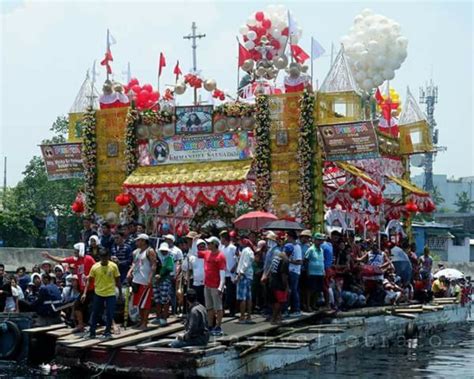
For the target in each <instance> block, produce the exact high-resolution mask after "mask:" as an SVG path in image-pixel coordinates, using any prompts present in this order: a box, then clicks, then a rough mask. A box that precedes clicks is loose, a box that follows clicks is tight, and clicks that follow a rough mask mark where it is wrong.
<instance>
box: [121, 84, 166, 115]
mask: <svg viewBox="0 0 474 379" xmlns="http://www.w3.org/2000/svg"><path fill="white" fill-rule="evenodd" d="M124 90H125V93H126V94H128V95H130V94H131V92H132V91H133V93H134V94H135V104H136V106H137V108H138V109H155V110H157V108H158V105H157V103H158V100H159V99H160V94H159V93H158V91H154V90H153V86H152V85H151V84H144V85H143V86H140V83H139V81H138V79H137V78H132V79H130V81H129V82H128V84H127V85H126V86H124Z"/></svg>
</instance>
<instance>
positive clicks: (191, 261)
mask: <svg viewBox="0 0 474 379" xmlns="http://www.w3.org/2000/svg"><path fill="white" fill-rule="evenodd" d="M187 238H189V237H187ZM193 244H195V245H196V249H197V250H196V252H195V253H192V252H189V253H188V255H187V257H186V259H185V260H184V262H183V272H184V273H186V276H187V280H188V288H192V289H193V290H194V291H196V296H197V300H198V301H199V303H201V304H204V302H205V300H204V259H202V258H199V257H198V256H197V251H205V250H207V244H206V241H204V240H203V239H196V240H195V241H194V242H193Z"/></svg>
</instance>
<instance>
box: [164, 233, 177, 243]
mask: <svg viewBox="0 0 474 379" xmlns="http://www.w3.org/2000/svg"><path fill="white" fill-rule="evenodd" d="M163 238H164V239H165V240H170V241H173V242H174V241H176V239H175V238H174V235H172V234H167V235H165V236H163Z"/></svg>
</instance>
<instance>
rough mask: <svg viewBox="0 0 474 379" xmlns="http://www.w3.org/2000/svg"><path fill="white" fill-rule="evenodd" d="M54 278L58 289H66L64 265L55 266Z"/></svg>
mask: <svg viewBox="0 0 474 379" xmlns="http://www.w3.org/2000/svg"><path fill="white" fill-rule="evenodd" d="M54 276H55V279H56V285H57V286H58V287H64V267H63V266H62V265H56V266H54Z"/></svg>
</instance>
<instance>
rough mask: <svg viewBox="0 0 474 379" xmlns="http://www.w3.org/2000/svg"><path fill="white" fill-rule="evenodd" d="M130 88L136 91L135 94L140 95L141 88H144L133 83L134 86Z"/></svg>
mask: <svg viewBox="0 0 474 379" xmlns="http://www.w3.org/2000/svg"><path fill="white" fill-rule="evenodd" d="M130 89H131V90H132V91H133V92H135V95H138V94H139V93H140V92H141V90H142V88H141V87H140V86H139V85H138V84H134V85H132V86H131V87H130Z"/></svg>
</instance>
